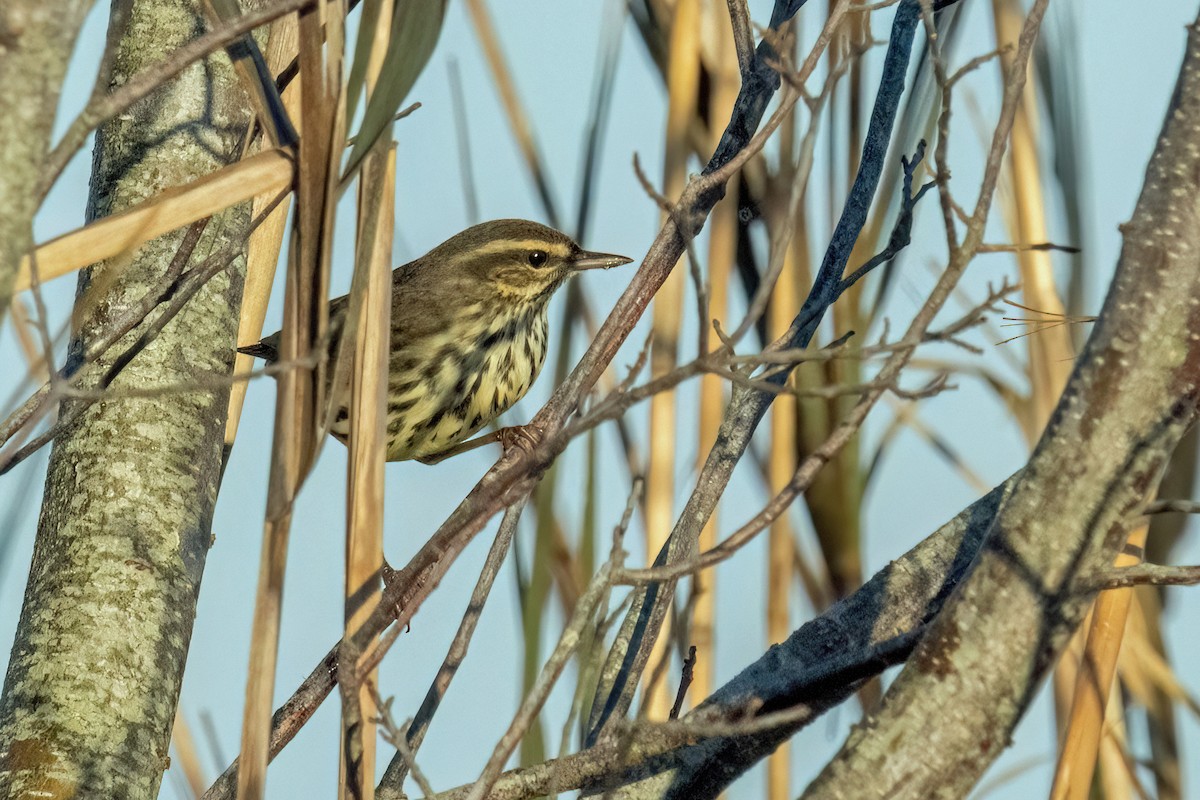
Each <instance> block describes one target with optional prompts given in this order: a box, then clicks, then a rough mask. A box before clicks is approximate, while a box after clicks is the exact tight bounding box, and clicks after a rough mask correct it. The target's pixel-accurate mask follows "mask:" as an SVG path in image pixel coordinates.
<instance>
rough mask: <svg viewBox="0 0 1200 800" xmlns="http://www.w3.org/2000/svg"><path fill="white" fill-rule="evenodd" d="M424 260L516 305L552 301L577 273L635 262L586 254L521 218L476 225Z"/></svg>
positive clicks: (549, 230)
mask: <svg viewBox="0 0 1200 800" xmlns="http://www.w3.org/2000/svg"><path fill="white" fill-rule="evenodd" d="M426 259H427V260H428V261H430V262H432V263H436V264H441V265H444V266H443V267H442V268H443V269H447V270H452V271H454V272H458V273H459V274H460V275H462V276H463V277H464V278H469V279H470V280H471V282H472V283H475V284H476V285H478V286H480V287H481V288H486V289H489V290H490V291H492V292H495V293H496V294H497V295H499V296H502V297H505V298H509V299H511V300H512V301H514V302H527V301H534V300H545V299H548V298H549V296H550V295H551V294H552V293H553V292H554V290H555V289H557V288H558V287H559V286H561V285H562V283H563V282H564V281H565V280H566V279H567V278H569V277H571V276H572V275H574V274H575V273H577V272H581V271H583V270H588V269H608V268H609V267H617V266H620V265H621V264H628V263H629V262H630V261H632V260H633V259H631V258H626V257H625V256H618V255H612V254H609V253H593V252H590V251H588V250H584V249H583V248H581V247H580V246H579V245H577V244H576V243H575V242H574V241H572V240H571V237H569V236H567V235H566V234H565V233H560V232H559V231H556V230H554V229H553V228H550V227H547V226H545V225H542V224H540V223H537V222H530V221H529V220H523V219H497V220H492V221H491V222H483V223H480V224H479V225H474V226H472V227H470V228H467V229H466V230H465V231H463V232H462V233H459V234H457V235H455V236H453V237H451V238H450V239H448V240H446V241H445V242H443V243H442V244H440V245H438V246H437V247H435V248H434V249H433V250H432V251H430V253H429V255H428V256H426Z"/></svg>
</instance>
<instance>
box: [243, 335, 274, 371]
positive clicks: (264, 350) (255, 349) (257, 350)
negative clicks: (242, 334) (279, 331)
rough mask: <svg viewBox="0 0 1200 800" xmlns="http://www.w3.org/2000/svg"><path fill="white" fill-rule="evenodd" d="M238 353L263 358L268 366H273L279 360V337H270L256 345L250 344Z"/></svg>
mask: <svg viewBox="0 0 1200 800" xmlns="http://www.w3.org/2000/svg"><path fill="white" fill-rule="evenodd" d="M237 351H238V352H239V353H245V354H246V355H248V356H253V357H255V358H261V359H262V360H263V361H266V362H267V363H268V364H273V363H274V362H276V361H278V360H279V336H278V335H275V336H268V337H267V338H265V339H263V340H262V341H261V342H255V343H254V344H248V345H246V346H245V347H239V348H238V349H237Z"/></svg>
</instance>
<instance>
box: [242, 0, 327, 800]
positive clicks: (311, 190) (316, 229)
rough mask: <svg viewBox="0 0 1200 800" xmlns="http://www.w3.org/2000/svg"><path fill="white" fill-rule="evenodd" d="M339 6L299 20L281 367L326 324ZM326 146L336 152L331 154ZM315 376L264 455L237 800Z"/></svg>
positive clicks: (318, 405)
mask: <svg viewBox="0 0 1200 800" xmlns="http://www.w3.org/2000/svg"><path fill="white" fill-rule="evenodd" d="M344 11H345V8H344V5H342V4H340V3H337V4H333V5H332V10H331V9H330V6H326V5H325V4H322V5H320V6H319V7H318V8H317V9H316V10H315V11H313V12H309V13H305V14H302V15H301V16H300V73H301V74H302V75H303V76H304V77H305V80H304V81H303V82H302V83H301V87H300V111H301V113H300V120H301V128H302V130H303V131H304V138H303V140H302V141H301V143H300V150H299V163H298V167H299V180H298V181H297V191H296V228H295V246H294V247H293V248H292V249H291V251H290V254H291V263H290V264H289V265H288V272H287V291H286V293H285V297H284V313H283V333H282V338H281V348H280V356H281V360H284V361H288V360H294V359H296V358H298V357H302V356H304V355H306V354H307V353H308V352H309V351H310V350H311V349H312V347H313V345H314V342H316V341H319V340H320V338H321V337H322V336H323V335H324V332H325V329H326V327H327V324H328V307H327V304H328V297H329V261H330V248H331V245H332V239H333V235H332V234H333V211H334V198H335V197H336V193H337V184H338V164H339V162H340V160H341V150H342V148H341V143H342V142H343V141H345V133H344V130H343V121H344V113H343V108H344V103H343V95H342V92H341V86H342V84H341V73H342V46H343V40H344V34H345V31H344V29H343V27H342V19H343V15H344ZM335 143H336V146H335ZM324 401H325V368H324V365H323V364H318V365H317V368H316V369H313V370H311V371H301V370H287V371H284V372H283V373H281V374H280V376H279V384H278V391H277V396H276V405H275V432H274V445H273V448H272V457H271V477H270V485H269V488H268V492H267V514H266V520H265V523H264V526H263V551H262V559H261V562H260V566H259V578H258V590H257V593H256V597H255V609H254V620H253V623H252V627H251V640H250V669H249V676H248V679H247V683H246V705H245V710H244V714H243V719H242V747H241V757H240V759H239V769H238V779H237V785H238V794H237V796H238V800H259V799H260V798H261V797H262V796H263V792H264V791H265V788H266V771H267V761H268V759H269V753H270V733H271V707H272V701H273V694H274V688H275V666H276V662H277V660H278V656H279V652H278V650H279V616H280V606H281V602H282V595H283V578H284V570H285V566H286V561H287V543H288V533H289V529H290V525H291V513H292V506H293V503H294V501H295V498H296V495H297V493H298V492H299V490H300V486H301V484H302V483H303V480H304V477H305V476H306V475H307V473H308V471H309V469H310V468H311V466H312V464H313V462H314V461H315V459H316V453H317V449H318V446H319V444H320V438H319V437H320V433H321V427H322V422H323V420H322V418H321V417H322V413H321V412H322V409H324V407H325V404H324Z"/></svg>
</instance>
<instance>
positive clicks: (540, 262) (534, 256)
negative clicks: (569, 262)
mask: <svg viewBox="0 0 1200 800" xmlns="http://www.w3.org/2000/svg"><path fill="white" fill-rule="evenodd" d="M546 259H547V255H546V253H545V251H544V250H534V251H533V252H531V253H530V254H529V266H531V267H544V266H546Z"/></svg>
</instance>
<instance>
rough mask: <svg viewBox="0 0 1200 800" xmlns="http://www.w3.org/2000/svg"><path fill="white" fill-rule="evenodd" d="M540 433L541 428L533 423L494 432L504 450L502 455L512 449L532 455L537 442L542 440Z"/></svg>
mask: <svg viewBox="0 0 1200 800" xmlns="http://www.w3.org/2000/svg"><path fill="white" fill-rule="evenodd" d="M542 433H543V431H542V429H541V427H540V426H538V425H534V424H533V423H529V424H528V425H512V426H509V427H507V428H501V429H500V430H498V431H496V439H497V440H498V441H499V442H500V446H501V447H503V448H504V455H508V454H509V452H510V451H511V450H512V449H513V448H514V447H519V448H520V449H521V450H524V451H525V452H526V453H532V452H533V450H534V448H535V447H537V445H538V442H540V441H541V440H542Z"/></svg>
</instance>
